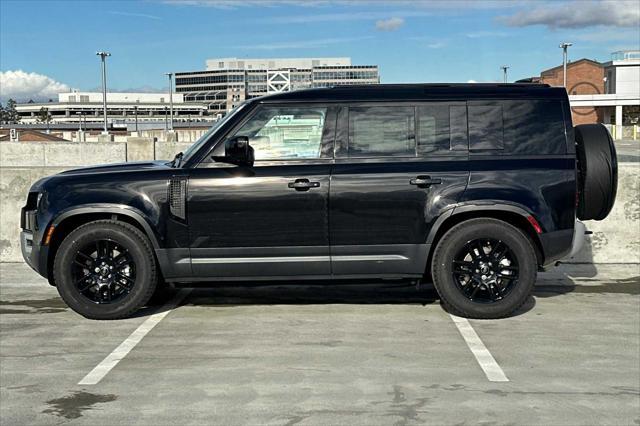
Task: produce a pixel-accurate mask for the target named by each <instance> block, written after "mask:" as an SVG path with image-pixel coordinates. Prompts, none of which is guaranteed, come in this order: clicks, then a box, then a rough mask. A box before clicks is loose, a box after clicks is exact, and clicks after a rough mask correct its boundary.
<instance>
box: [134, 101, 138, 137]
mask: <svg viewBox="0 0 640 426" xmlns="http://www.w3.org/2000/svg"><path fill="white" fill-rule="evenodd" d="M133 116H134V117H135V119H136V136H137V135H138V106H137V105H136V106H134V107H133Z"/></svg>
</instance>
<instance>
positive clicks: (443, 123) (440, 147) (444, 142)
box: [418, 103, 450, 155]
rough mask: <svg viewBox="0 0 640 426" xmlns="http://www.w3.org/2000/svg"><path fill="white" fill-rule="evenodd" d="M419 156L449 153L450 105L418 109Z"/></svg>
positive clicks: (428, 106) (435, 105)
mask: <svg viewBox="0 0 640 426" xmlns="http://www.w3.org/2000/svg"><path fill="white" fill-rule="evenodd" d="M418 129H419V133H418V155H422V154H435V153H438V152H443V151H445V152H446V151H449V148H450V143H449V105H448V104H446V103H439V104H433V105H425V106H419V107H418Z"/></svg>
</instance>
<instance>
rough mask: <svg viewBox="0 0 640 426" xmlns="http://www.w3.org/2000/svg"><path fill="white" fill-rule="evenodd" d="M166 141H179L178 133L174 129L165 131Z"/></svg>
mask: <svg viewBox="0 0 640 426" xmlns="http://www.w3.org/2000/svg"><path fill="white" fill-rule="evenodd" d="M165 141H166V142H178V134H177V133H176V132H175V131H173V130H169V131H168V132H165Z"/></svg>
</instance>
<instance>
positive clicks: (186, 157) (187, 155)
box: [181, 102, 247, 164]
mask: <svg viewBox="0 0 640 426" xmlns="http://www.w3.org/2000/svg"><path fill="white" fill-rule="evenodd" d="M245 105H247V103H246V102H243V103H241V104H240V105H238V106H237V107H236V108H235V109H233V110H231V111H230V112H229V113H228V114H227V115H225V116H224V117H223V118H221V119H220V120H218V121H216V122H215V123H214V124H213V126H211V128H210V129H209V130H207V131H206V132H205V133H204V134H203V135H202V136H200V139H198V140H197V141H195V142H194V143H193V145H191V146H190V147H189V148H187V150H186V151H185V152H184V155H183V157H182V161H181V163H182V164H185V163H186V162H187V161H189V159H190V158H191V156H192V155H193V154H195V153H196V152H198V150H199V149H200V148H201V147H202V146H203V145H204V144H205V143H207V141H208V140H209V138H210V137H211V136H212V135H213V134H214V133H215V132H216V130H218V129H219V128H220V127H221V126H222V125H223V124H224V123H226V122H227V121H229V119H231V117H233V116H234V115H236V114H237V113H238V111H240V110H241V109H243V108H244V107H245Z"/></svg>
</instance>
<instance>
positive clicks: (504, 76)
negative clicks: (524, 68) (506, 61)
mask: <svg viewBox="0 0 640 426" xmlns="http://www.w3.org/2000/svg"><path fill="white" fill-rule="evenodd" d="M509 68H511V67H509V66H507V65H503V66H501V67H500V69H501V70H502V75H503V80H504V82H505V83H506V82H507V70H508V69H509Z"/></svg>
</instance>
